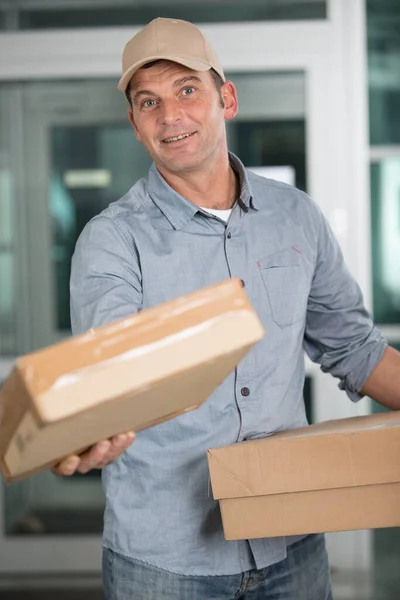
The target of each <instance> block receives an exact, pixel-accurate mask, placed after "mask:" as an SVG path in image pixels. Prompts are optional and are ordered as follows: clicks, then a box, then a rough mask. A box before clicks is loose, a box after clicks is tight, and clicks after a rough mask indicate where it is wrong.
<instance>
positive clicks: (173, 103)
mask: <svg viewBox="0 0 400 600" xmlns="http://www.w3.org/2000/svg"><path fill="white" fill-rule="evenodd" d="M181 116H182V108H181V106H180V105H179V102H178V101H177V100H176V99H175V98H168V99H167V100H164V101H163V103H162V106H161V111H160V118H161V119H162V122H163V123H164V124H165V125H171V124H172V123H176V122H177V121H179V120H180V118H181Z"/></svg>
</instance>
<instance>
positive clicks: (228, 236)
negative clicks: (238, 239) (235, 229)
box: [226, 231, 232, 240]
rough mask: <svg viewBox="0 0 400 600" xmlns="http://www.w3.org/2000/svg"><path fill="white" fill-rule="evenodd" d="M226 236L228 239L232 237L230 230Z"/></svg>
mask: <svg viewBox="0 0 400 600" xmlns="http://www.w3.org/2000/svg"><path fill="white" fill-rule="evenodd" d="M226 237H227V238H228V240H230V239H231V237H232V234H231V232H230V231H228V235H227V236H226Z"/></svg>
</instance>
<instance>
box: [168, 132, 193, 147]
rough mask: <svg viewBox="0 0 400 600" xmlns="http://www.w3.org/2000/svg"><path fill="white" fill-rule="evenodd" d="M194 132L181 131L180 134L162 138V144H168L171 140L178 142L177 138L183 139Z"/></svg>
mask: <svg viewBox="0 0 400 600" xmlns="http://www.w3.org/2000/svg"><path fill="white" fill-rule="evenodd" d="M195 133H196V132H195V131H192V133H181V134H180V135H176V136H174V137H169V138H165V139H164V140H163V143H164V144H170V143H171V142H178V141H179V140H184V139H185V138H188V137H190V136H192V135H194V134H195Z"/></svg>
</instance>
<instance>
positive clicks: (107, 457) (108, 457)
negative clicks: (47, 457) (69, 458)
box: [78, 431, 135, 474]
mask: <svg viewBox="0 0 400 600" xmlns="http://www.w3.org/2000/svg"><path fill="white" fill-rule="evenodd" d="M134 439H135V434H134V433H133V432H132V431H129V432H127V433H121V434H119V435H116V436H114V437H113V438H111V439H110V440H106V441H104V442H99V443H98V444H95V445H94V446H93V447H92V448H91V449H90V450H89V451H88V452H85V454H83V455H82V456H81V462H80V464H79V466H78V472H79V473H82V474H83V473H87V472H88V471H90V470H91V469H101V468H103V467H105V466H107V465H109V464H110V463H112V462H114V461H115V460H117V459H118V458H119V457H120V456H121V454H123V453H124V452H125V450H126V449H127V448H128V447H129V446H130V445H131V443H132V442H133V440H134Z"/></svg>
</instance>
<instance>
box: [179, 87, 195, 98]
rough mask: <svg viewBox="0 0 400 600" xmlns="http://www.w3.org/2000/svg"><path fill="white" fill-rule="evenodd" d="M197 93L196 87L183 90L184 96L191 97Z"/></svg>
mask: <svg viewBox="0 0 400 600" xmlns="http://www.w3.org/2000/svg"><path fill="white" fill-rule="evenodd" d="M194 92H195V88H194V87H186V88H184V89H183V90H182V94H183V95H184V96H190V95H191V94H193V93H194Z"/></svg>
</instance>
